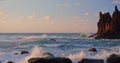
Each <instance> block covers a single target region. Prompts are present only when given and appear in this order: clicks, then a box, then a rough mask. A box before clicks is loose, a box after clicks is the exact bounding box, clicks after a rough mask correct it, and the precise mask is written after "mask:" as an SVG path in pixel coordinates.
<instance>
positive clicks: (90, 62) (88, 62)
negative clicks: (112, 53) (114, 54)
mask: <svg viewBox="0 0 120 63" xmlns="http://www.w3.org/2000/svg"><path fill="white" fill-rule="evenodd" d="M78 63H104V60H102V59H83V60H82V61H79V62H78Z"/></svg>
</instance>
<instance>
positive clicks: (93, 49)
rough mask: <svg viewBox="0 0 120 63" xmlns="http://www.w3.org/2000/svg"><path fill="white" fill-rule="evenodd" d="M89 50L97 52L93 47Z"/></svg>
mask: <svg viewBox="0 0 120 63" xmlns="http://www.w3.org/2000/svg"><path fill="white" fill-rule="evenodd" d="M89 52H97V50H96V49H95V48H90V49H89Z"/></svg>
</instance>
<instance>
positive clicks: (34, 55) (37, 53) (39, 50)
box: [17, 46, 42, 63]
mask: <svg viewBox="0 0 120 63" xmlns="http://www.w3.org/2000/svg"><path fill="white" fill-rule="evenodd" d="M38 57H42V48H40V47H39V46H35V47H33V49H32V51H31V54H30V55H29V56H26V57H25V58H23V59H21V60H19V61H17V63H27V62H28V60H29V59H30V58H38Z"/></svg>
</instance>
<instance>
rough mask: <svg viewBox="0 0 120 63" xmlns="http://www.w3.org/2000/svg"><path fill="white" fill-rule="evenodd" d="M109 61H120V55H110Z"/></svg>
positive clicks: (110, 62)
mask: <svg viewBox="0 0 120 63" xmlns="http://www.w3.org/2000/svg"><path fill="white" fill-rule="evenodd" d="M107 63H120V55H116V54H112V55H110V57H109V58H108V59H107Z"/></svg>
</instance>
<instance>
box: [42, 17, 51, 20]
mask: <svg viewBox="0 0 120 63" xmlns="http://www.w3.org/2000/svg"><path fill="white" fill-rule="evenodd" d="M51 19H52V17H51V16H45V17H44V18H43V20H44V21H50V20H51Z"/></svg>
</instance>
